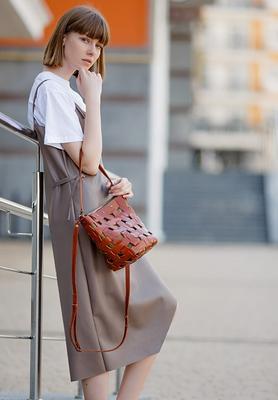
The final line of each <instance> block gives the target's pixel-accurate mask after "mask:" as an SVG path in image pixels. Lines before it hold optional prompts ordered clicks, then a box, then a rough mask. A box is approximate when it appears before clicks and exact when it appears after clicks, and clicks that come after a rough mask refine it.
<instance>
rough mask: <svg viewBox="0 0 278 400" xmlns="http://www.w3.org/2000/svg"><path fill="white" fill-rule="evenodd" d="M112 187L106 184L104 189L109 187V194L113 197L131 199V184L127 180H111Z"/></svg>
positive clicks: (108, 183)
mask: <svg viewBox="0 0 278 400" xmlns="http://www.w3.org/2000/svg"><path fill="white" fill-rule="evenodd" d="M112 182H113V186H111V183H110V182H107V184H106V187H110V189H109V193H110V194H113V195H114V196H120V195H122V196H123V197H125V198H127V197H133V196H134V194H133V192H132V184H131V182H129V180H128V179H127V178H112Z"/></svg>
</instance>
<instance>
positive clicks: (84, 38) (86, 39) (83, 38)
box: [81, 37, 89, 43]
mask: <svg viewBox="0 0 278 400" xmlns="http://www.w3.org/2000/svg"><path fill="white" fill-rule="evenodd" d="M81 40H82V41H83V42H86V43H88V42H89V39H88V38H86V37H81Z"/></svg>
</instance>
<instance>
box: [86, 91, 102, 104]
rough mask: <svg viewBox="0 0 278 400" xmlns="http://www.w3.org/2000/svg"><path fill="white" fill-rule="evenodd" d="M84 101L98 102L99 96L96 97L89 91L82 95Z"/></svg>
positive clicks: (87, 102)
mask: <svg viewBox="0 0 278 400" xmlns="http://www.w3.org/2000/svg"><path fill="white" fill-rule="evenodd" d="M84 100H85V103H86V104H89V103H93V104H96V105H97V104H100V97H96V96H95V95H93V94H91V93H89V94H87V95H86V96H85V97H84Z"/></svg>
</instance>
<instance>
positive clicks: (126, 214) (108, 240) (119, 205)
mask: <svg viewBox="0 0 278 400" xmlns="http://www.w3.org/2000/svg"><path fill="white" fill-rule="evenodd" d="M99 170H100V171H101V172H102V173H103V174H104V175H105V176H106V178H107V179H108V180H109V181H110V183H111V185H113V182H112V180H111V178H110V177H109V175H108V174H107V172H106V171H105V169H104V167H103V166H102V165H101V164H100V165H99ZM81 171H82V149H80V154H79V178H80V179H79V181H80V215H79V218H78V219H77V220H76V221H75V226H74V230H73V242H72V296H73V297H72V314H71V322H70V338H71V341H72V344H73V345H74V347H75V349H76V350H77V351H79V352H82V351H83V352H84V351H95V352H108V351H113V350H116V349H117V348H118V347H120V346H121V345H122V343H123V342H124V340H125V337H126V334H127V329H128V305H129V295H130V264H132V263H134V262H135V261H137V260H138V259H139V258H140V257H142V256H143V255H144V254H146V252H147V251H149V250H150V249H151V248H152V247H153V246H154V245H155V244H156V243H157V242H158V240H157V238H156V237H155V236H154V235H153V234H152V233H151V232H150V231H149V230H148V229H147V228H146V227H145V225H144V224H143V222H142V221H141V219H140V218H139V217H138V215H136V213H135V211H134V209H133V208H132V207H131V206H130V205H129V204H128V201H127V199H126V198H124V197H123V196H114V197H112V198H111V199H110V200H109V201H108V202H107V203H105V204H104V205H102V206H100V207H98V208H96V209H95V210H93V211H90V212H89V213H87V214H84V209H83V182H82V178H84V176H82V174H81ZM80 223H81V224H82V226H83V228H84V229H85V230H86V232H87V233H88V235H89V237H90V238H91V239H92V240H93V241H94V243H95V245H96V246H97V248H98V249H99V250H100V251H101V252H102V253H103V254H104V256H105V260H106V264H107V267H108V268H109V269H111V270H112V271H118V270H120V269H121V268H125V286H126V290H125V316H124V322H125V328H124V334H123V337H122V340H121V342H120V343H119V344H118V345H117V346H116V347H114V348H112V349H108V350H99V349H81V346H80V344H79V342H78V339H77V311H78V296H77V285H76V258H77V245H78V233H79V226H80Z"/></svg>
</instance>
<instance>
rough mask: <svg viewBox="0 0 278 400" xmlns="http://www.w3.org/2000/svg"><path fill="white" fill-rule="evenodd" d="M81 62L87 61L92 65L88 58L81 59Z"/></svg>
mask: <svg viewBox="0 0 278 400" xmlns="http://www.w3.org/2000/svg"><path fill="white" fill-rule="evenodd" d="M82 60H83V61H87V62H88V63H90V64H92V61H91V60H89V59H88V58H82Z"/></svg>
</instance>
